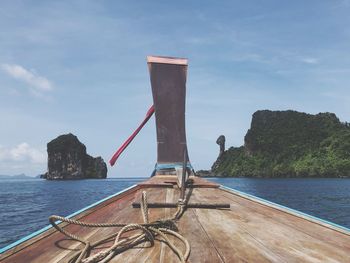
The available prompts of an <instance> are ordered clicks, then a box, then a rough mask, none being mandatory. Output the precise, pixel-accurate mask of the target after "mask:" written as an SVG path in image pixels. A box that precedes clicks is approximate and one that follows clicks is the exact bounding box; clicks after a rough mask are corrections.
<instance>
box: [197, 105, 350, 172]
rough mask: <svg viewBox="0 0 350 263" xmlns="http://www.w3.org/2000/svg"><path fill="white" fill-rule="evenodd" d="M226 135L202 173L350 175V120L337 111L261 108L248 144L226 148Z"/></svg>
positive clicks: (256, 114)
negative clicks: (343, 119)
mask: <svg viewBox="0 0 350 263" xmlns="http://www.w3.org/2000/svg"><path fill="white" fill-rule="evenodd" d="M220 138H221V139H220ZM224 141H225V140H224V138H223V137H222V136H220V137H219V139H218V141H217V143H218V144H219V145H220V154H219V157H218V159H217V160H216V161H215V163H214V164H213V166H212V170H211V171H210V172H208V171H201V172H200V173H199V174H200V175H204V176H210V175H212V176H230V177H350V125H349V124H348V123H342V122H340V121H339V119H338V118H337V116H336V115H335V114H334V113H319V114H316V115H312V114H307V113H303V112H297V111H292V110H287V111H270V110H260V111H256V112H255V113H254V114H253V117H252V121H251V127H250V129H249V130H248V132H247V134H246V135H245V138H244V145H243V146H241V147H231V148H229V149H227V150H224V151H223V147H224Z"/></svg>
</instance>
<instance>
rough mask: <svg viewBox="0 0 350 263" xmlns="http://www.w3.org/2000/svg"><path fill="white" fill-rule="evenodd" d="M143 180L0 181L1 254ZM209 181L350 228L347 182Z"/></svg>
mask: <svg viewBox="0 0 350 263" xmlns="http://www.w3.org/2000/svg"><path fill="white" fill-rule="evenodd" d="M143 180H144V178H120V179H106V180H78V181H46V180H41V179H30V180H0V248H1V247H4V246H6V245H8V244H10V243H12V242H14V241H16V240H18V239H20V238H22V237H24V236H26V235H28V234H30V233H32V232H34V231H36V230H39V229H40V228H42V227H45V226H46V225H48V223H49V222H48V217H49V216H50V215H53V214H55V215H63V216H67V215H69V214H71V213H73V212H75V211H77V210H80V209H81V208H83V207H85V206H88V205H90V204H92V203H94V202H96V201H99V200H100V199H102V198H105V197H107V196H109V195H112V194H114V193H116V192H119V191H121V190H123V189H124V188H126V187H129V186H131V185H134V184H137V183H138V182H140V181H143ZM210 180H212V181H214V182H218V183H220V184H222V185H225V186H228V187H231V188H233V189H237V190H239V191H243V192H246V193H249V194H252V195H255V196H258V197H261V198H264V199H267V200H269V201H272V202H275V203H278V204H281V205H284V206H287V207H290V208H293V209H296V210H299V211H302V212H304V213H307V214H310V215H313V216H316V217H319V218H322V219H325V220H328V221H331V222H334V223H336V224H339V225H342V226H345V227H348V228H350V179H321V178H320V179H249V178H211V179H210Z"/></svg>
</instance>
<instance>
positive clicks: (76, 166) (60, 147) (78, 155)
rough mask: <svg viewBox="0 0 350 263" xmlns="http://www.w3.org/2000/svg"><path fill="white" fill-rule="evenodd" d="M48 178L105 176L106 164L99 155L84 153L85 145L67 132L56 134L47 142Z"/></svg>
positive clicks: (46, 175) (63, 178)
mask: <svg viewBox="0 0 350 263" xmlns="http://www.w3.org/2000/svg"><path fill="white" fill-rule="evenodd" d="M47 154H48V171H47V173H46V174H45V175H44V176H43V177H44V178H46V179H48V180H65V179H88V178H98V179H100V178H101V179H102V178H106V177H107V165H106V163H105V162H104V161H103V159H102V158H101V157H96V158H94V157H92V156H90V155H88V154H87V153H86V147H85V145H84V144H82V143H81V142H80V141H79V140H78V138H77V137H76V136H75V135H73V134H71V133H69V134H65V135H61V136H58V137H57V138H56V139H54V140H52V141H50V142H49V143H48V144H47Z"/></svg>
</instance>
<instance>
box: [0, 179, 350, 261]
mask: <svg viewBox="0 0 350 263" xmlns="http://www.w3.org/2000/svg"><path fill="white" fill-rule="evenodd" d="M155 177H157V178H151V179H150V180H148V182H146V183H145V184H144V185H143V184H140V185H139V186H138V188H137V189H136V190H135V189H134V190H133V191H128V192H127V193H126V194H124V195H122V196H118V197H115V198H112V199H111V200H107V201H106V202H104V203H103V204H101V205H99V206H96V207H94V208H92V209H89V210H88V211H85V212H83V213H81V214H79V215H77V216H76V217H77V218H81V219H82V220H84V221H86V222H123V223H130V222H140V223H141V222H142V216H141V212H140V209H134V208H132V207H131V204H132V202H139V201H140V196H141V193H142V191H144V190H145V191H147V193H148V201H149V202H176V201H177V200H178V198H179V194H180V192H179V189H178V188H177V187H172V186H171V188H163V187H159V185H167V184H169V180H172V178H169V176H165V177H161V176H160V177H158V176H155ZM170 177H172V176H170ZM173 179H174V180H175V183H176V177H175V178H173ZM195 184H197V186H198V185H199V186H200V187H206V188H196V187H195V188H193V189H191V190H190V191H192V195H191V197H190V200H189V201H190V202H203V203H213V202H220V203H230V205H231V208H230V209H222V210H214V209H187V211H186V212H185V213H184V215H183V217H182V218H181V219H180V220H179V221H178V228H179V233H180V234H182V235H183V236H184V237H185V238H187V239H188V240H189V242H190V244H191V254H190V258H189V262H301V261H302V262H350V253H349V251H350V236H349V235H347V234H344V233H341V232H338V231H335V230H334V229H331V228H327V227H326V226H323V225H320V224H316V223H314V222H311V221H308V220H306V219H304V218H302V217H299V216H297V215H293V214H290V213H287V212H285V211H282V210H280V209H278V208H276V207H272V206H271V205H269V204H263V203H261V202H257V201H255V200H253V199H252V198H251V199H248V198H244V197H243V196H239V195H235V194H233V193H231V192H227V191H223V190H221V189H219V188H217V186H215V185H213V184H211V183H208V182H207V181H206V180H203V179H199V180H198V179H197V178H195ZM175 211H176V209H174V208H157V209H150V221H153V220H157V219H159V218H165V217H170V216H171V215H173V213H174V212H175ZM65 229H67V230H68V231H69V232H71V233H74V234H76V235H79V236H82V237H85V238H89V240H91V241H95V240H98V239H100V238H102V237H105V236H106V235H110V234H111V233H112V232H113V231H118V229H119V228H113V229H111V228H102V229H92V228H83V227H80V226H74V225H65ZM171 240H173V242H174V243H175V244H176V245H177V246H179V248H181V250H183V244H182V243H181V242H179V241H177V240H176V239H174V238H171ZM112 242H113V241H112V240H111V241H110V243H107V244H104V245H101V246H100V247H98V248H96V249H94V250H93V251H92V254H94V253H97V252H98V251H100V250H101V249H105V248H107V247H108V246H109V245H111V244H112ZM144 246H145V245H139V246H138V247H136V248H133V249H130V250H127V251H125V252H123V253H122V254H120V255H118V256H116V257H115V258H113V259H112V261H111V262H163V263H164V262H170V263H171V262H178V258H177V257H176V256H175V254H174V252H173V251H171V250H170V248H168V247H167V246H166V245H165V244H163V243H160V242H158V241H157V242H156V243H155V246H154V247H152V248H147V247H144ZM81 247H82V245H81V244H79V242H76V241H73V240H69V239H67V238H66V237H65V236H63V235H62V234H60V233H58V232H57V231H53V230H49V231H47V232H45V233H43V234H42V235H39V236H37V237H36V238H34V239H33V240H29V241H27V242H25V244H21V245H20V246H18V247H16V248H14V249H13V250H11V251H9V252H7V253H6V257H4V256H3V255H1V256H2V259H1V262H6V263H7V262H11V263H12V262H14V263H16V262H24V261H25V262H67V260H68V259H69V258H70V257H71V256H72V255H73V254H74V253H75V251H76V249H77V248H81Z"/></svg>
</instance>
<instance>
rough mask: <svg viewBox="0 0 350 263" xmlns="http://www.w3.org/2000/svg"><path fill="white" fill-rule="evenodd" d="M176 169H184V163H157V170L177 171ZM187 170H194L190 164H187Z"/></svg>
mask: <svg viewBox="0 0 350 263" xmlns="http://www.w3.org/2000/svg"><path fill="white" fill-rule="evenodd" d="M176 167H179V168H182V163H156V166H155V168H154V169H155V170H156V171H159V170H163V169H173V168H174V169H175V168H176ZM187 168H189V169H191V170H192V169H193V167H192V165H191V164H190V163H187Z"/></svg>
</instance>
